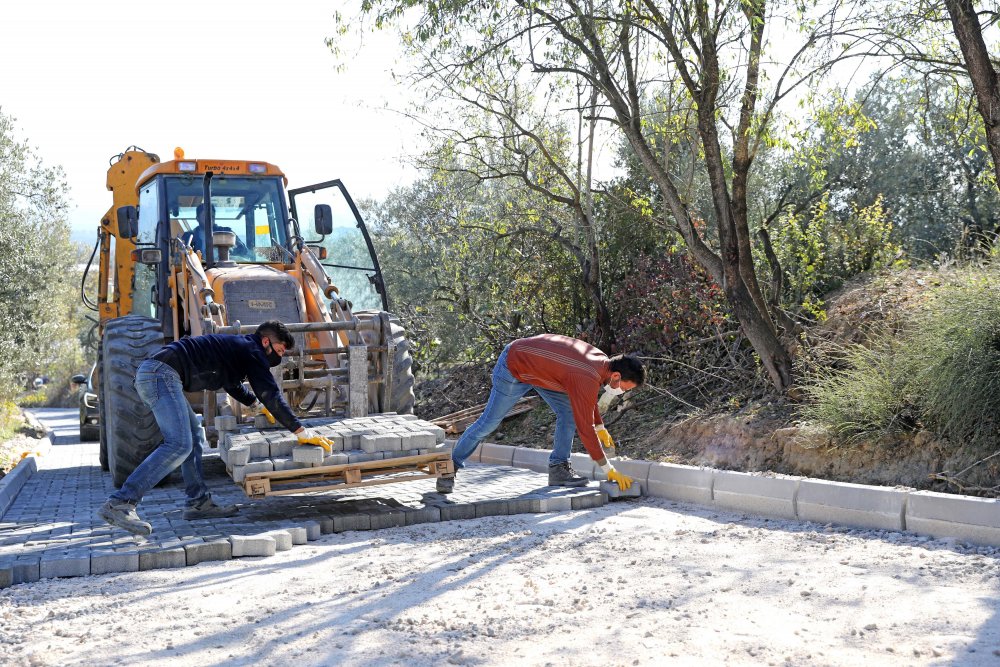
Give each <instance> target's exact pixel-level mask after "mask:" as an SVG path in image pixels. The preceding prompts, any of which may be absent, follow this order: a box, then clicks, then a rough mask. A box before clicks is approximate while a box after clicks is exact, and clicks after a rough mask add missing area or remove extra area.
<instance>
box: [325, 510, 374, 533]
mask: <svg viewBox="0 0 1000 667" xmlns="http://www.w3.org/2000/svg"><path fill="white" fill-rule="evenodd" d="M369 528H371V522H370V520H369V518H368V515H367V514H363V513H360V512H359V513H357V514H344V515H338V516H335V517H333V532H335V533H343V532H344V531H348V530H368V529H369Z"/></svg>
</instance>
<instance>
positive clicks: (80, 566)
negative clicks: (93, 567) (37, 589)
mask: <svg viewBox="0 0 1000 667" xmlns="http://www.w3.org/2000/svg"><path fill="white" fill-rule="evenodd" d="M38 574H39V576H40V577H41V578H42V579H53V578H55V577H85V576H87V575H88V574H90V552H88V551H83V552H75V553H48V554H43V555H42V558H41V563H40V564H39V572H38Z"/></svg>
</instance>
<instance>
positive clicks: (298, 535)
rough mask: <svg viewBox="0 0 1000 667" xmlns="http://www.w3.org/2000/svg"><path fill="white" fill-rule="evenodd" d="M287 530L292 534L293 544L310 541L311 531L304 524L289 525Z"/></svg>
mask: <svg viewBox="0 0 1000 667" xmlns="http://www.w3.org/2000/svg"><path fill="white" fill-rule="evenodd" d="M285 532H287V533H288V534H289V535H291V536H292V544H305V543H306V542H308V541H309V531H307V530H306V529H305V527H304V526H289V527H287V528H285Z"/></svg>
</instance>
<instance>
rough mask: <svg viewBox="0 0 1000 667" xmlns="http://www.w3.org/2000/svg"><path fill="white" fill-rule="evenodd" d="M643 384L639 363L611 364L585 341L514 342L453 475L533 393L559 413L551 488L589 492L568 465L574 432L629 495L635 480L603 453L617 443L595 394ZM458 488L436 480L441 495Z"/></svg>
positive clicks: (545, 337) (545, 338)
mask: <svg viewBox="0 0 1000 667" xmlns="http://www.w3.org/2000/svg"><path fill="white" fill-rule="evenodd" d="M645 381H646V369H645V367H643V365H642V362H640V361H639V360H638V359H637V358H635V357H632V356H627V355H621V354H620V355H617V356H614V357H611V358H608V356H607V355H606V354H604V353H603V352H601V351H600V350H598V349H597V348H596V347H594V346H592V345H588V344H587V343H585V342H583V341H582V340H576V339H575V338H570V337H568V336H559V335H557V334H542V335H540V336H532V337H531V338H521V339H520V340H516V341H514V342H513V343H511V344H510V345H508V346H507V347H505V348H504V351H503V352H502V353H501V354H500V358H499V359H498V360H497V363H496V366H495V367H494V368H493V388H492V389H491V390H490V398H489V401H488V402H487V403H486V409H485V410H484V411H483V414H482V416H480V417H479V419H477V420H476V421H475V422H474V423H473V424H472V425H471V426H470V427H469V428H467V429H466V430H465V433H463V434H462V437H461V438H459V440H458V443H456V445H455V449H454V451H453V452H452V455H451V457H452V460H453V461H454V462H455V469H456V470H458V469H460V468H463V467H464V464H465V460H466V459H467V458H469V456H470V455H471V454H472V452H473V451H475V449H476V447H477V446H478V445H479V443H480V442H481V441H482V440H483V438H485V437H486V436H488V435H489V434H490V433H492V432H493V431H495V430H496V428H497V426H499V425H500V422H501V421H502V420H503V418H504V417H506V416H507V413H508V412H509V411H510V409H511V408H512V407H513V406H514V404H515V403H517V401H518V400H519V399H520V398H521V397H522V396H524V395H525V394H527V393H528V392H529V391H531V390H532V389H534V390H535V391H537V392H538V394H539V395H540V396H541V397H542V400H544V401H545V402H546V403H548V405H549V407H550V408H552V410H553V412H555V413H556V433H555V438H554V441H553V443H552V455H551V456H550V457H549V485H550V486H586V484H587V482H588V480H587V478H585V477H580V476H579V475H577V474H576V473H575V472H574V471H573V468H572V467H570V464H569V455H570V451H571V450H572V447H573V432H574V431H576V432H577V433H579V434H580V441H581V442H583V446H584V448H585V449H586V450H587V453H588V454H590V457H591V458H592V459H594V460H595V461H597V464H598V466H600V468H601V470H602V471H603V472H604V473H605V474H606V475H607V476H608V479H610V480H612V481H614V482H617V484H618V486H619V487H621V488H622V490H626V489H628V488H629V487H630V486H631V485H632V480H631V479H630V478H629V477H627V476H625V475H623V474H622V473H620V472H618V471H617V470H615V467H614V466H613V465H611V463H610V462H609V461H608V459H607V457H606V456H605V454H604V450H603V449H602V447H601V445H602V444H603V445H604V446H605V447H608V448H612V447H614V441H613V440H612V439H611V434H610V433H608V430H607V429H606V428H605V427H604V422H603V420H602V419H601V413H600V412H599V411H598V409H597V394H598V392H599V391H600V389H601V387H605V391H609V392H611V393H613V394H621V393H622V392H625V391H628V390H630V389H635V388H636V387H641V386H642V385H643V384H644V383H645ZM454 486H455V479H454V478H444V477H439V478H438V481H437V490H438V492H439V493H451V491H452V489H453V488H454Z"/></svg>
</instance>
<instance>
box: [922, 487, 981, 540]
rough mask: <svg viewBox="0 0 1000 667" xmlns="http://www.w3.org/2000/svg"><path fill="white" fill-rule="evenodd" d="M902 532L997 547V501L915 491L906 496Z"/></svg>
mask: <svg viewBox="0 0 1000 667" xmlns="http://www.w3.org/2000/svg"><path fill="white" fill-rule="evenodd" d="M906 530H912V531H916V532H918V533H926V534H928V535H933V536H934V537H953V538H955V539H959V540H965V541H968V542H974V543H976V544H989V545H993V546H1000V501H998V500H997V499H996V498H974V497H970V496H953V495H950V494H947V493H936V492H933V491H915V492H911V493H910V494H909V495H908V496H907V501H906Z"/></svg>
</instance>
